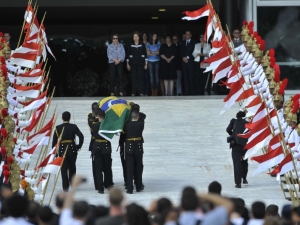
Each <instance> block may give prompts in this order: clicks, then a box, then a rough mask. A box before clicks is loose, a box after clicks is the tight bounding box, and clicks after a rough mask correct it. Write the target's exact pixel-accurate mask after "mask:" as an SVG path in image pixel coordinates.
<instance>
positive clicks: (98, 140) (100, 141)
mask: <svg viewBox="0 0 300 225" xmlns="http://www.w3.org/2000/svg"><path fill="white" fill-rule="evenodd" d="M95 141H96V142H99V143H102V142H103V143H106V142H108V141H107V140H103V139H95Z"/></svg>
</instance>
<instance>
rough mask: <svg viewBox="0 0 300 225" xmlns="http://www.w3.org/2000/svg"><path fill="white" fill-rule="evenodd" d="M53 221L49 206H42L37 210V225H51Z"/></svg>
mask: <svg viewBox="0 0 300 225" xmlns="http://www.w3.org/2000/svg"><path fill="white" fill-rule="evenodd" d="M52 220H53V212H52V210H51V208H50V207H49V206H42V207H40V209H39V210H38V221H39V224H51V222H52Z"/></svg>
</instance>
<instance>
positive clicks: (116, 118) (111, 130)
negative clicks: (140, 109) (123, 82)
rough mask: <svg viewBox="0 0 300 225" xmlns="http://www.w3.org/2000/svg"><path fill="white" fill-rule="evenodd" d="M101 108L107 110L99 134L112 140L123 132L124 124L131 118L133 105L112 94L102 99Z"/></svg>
mask: <svg viewBox="0 0 300 225" xmlns="http://www.w3.org/2000/svg"><path fill="white" fill-rule="evenodd" d="M99 108H101V109H102V110H103V111H104V112H105V119H104V120H102V122H101V125H100V128H99V135H101V136H102V137H104V138H105V139H106V140H108V141H111V140H112V138H113V137H114V135H115V134H119V133H121V132H122V130H123V126H124V124H125V123H126V122H127V121H128V120H129V118H130V111H131V107H130V105H129V102H128V101H126V100H124V99H119V98H117V97H114V96H110V97H107V98H104V99H102V100H100V102H99Z"/></svg>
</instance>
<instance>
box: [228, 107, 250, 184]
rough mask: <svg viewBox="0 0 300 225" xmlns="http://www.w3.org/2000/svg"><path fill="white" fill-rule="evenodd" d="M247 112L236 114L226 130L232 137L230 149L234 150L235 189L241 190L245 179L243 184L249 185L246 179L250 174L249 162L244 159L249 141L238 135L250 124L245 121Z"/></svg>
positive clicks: (229, 140)
mask: <svg viewBox="0 0 300 225" xmlns="http://www.w3.org/2000/svg"><path fill="white" fill-rule="evenodd" d="M245 115H246V114H245V112H242V111H239V112H238V113H237V114H236V119H234V118H233V119H232V120H231V121H230V123H229V125H228V127H227V128H226V131H227V133H228V134H229V135H230V136H229V137H228V138H227V142H228V143H229V148H231V149H232V161H233V168H234V180H235V184H236V185H235V187H236V188H241V182H242V178H243V184H248V181H247V179H246V177H247V173H248V160H247V159H246V160H244V159H243V157H244V155H245V154H246V150H245V149H244V147H245V145H246V144H247V141H248V139H246V138H240V137H238V136H237V134H242V133H243V132H244V131H245V124H247V123H248V122H247V121H246V120H245V119H244V117H245Z"/></svg>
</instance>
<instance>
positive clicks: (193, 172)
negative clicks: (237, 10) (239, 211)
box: [45, 96, 287, 206]
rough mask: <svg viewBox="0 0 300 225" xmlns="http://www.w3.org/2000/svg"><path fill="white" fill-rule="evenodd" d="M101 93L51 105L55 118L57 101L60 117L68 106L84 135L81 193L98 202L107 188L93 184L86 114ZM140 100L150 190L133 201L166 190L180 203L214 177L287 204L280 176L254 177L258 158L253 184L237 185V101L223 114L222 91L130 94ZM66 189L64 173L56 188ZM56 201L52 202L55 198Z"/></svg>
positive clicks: (240, 192) (118, 179)
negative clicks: (233, 137)
mask: <svg viewBox="0 0 300 225" xmlns="http://www.w3.org/2000/svg"><path fill="white" fill-rule="evenodd" d="M99 99H100V98H56V99H54V100H53V102H52V105H51V108H50V110H49V114H48V118H50V116H51V113H52V112H53V110H54V108H55V106H56V104H57V105H58V106H57V111H58V113H59V118H58V121H57V124H59V123H60V122H61V120H60V115H61V113H62V112H63V111H65V110H68V111H70V112H71V113H72V114H73V115H75V116H74V117H75V118H74V117H73V118H74V119H73V118H72V122H74V120H75V122H76V124H77V125H78V126H79V128H80V129H81V130H82V132H83V133H84V135H85V142H84V145H83V148H82V150H81V151H80V153H79V155H78V160H77V171H78V174H84V175H85V176H87V178H88V182H87V183H86V184H85V185H84V186H82V187H81V188H80V189H79V190H78V192H77V197H78V198H80V199H86V200H88V201H89V202H90V203H93V204H107V191H105V194H104V195H101V194H98V193H97V192H96V191H95V190H94V187H93V180H92V172H91V159H90V153H89V152H88V144H89V141H90V133H89V129H88V126H87V120H86V119H87V114H88V112H90V106H91V104H92V103H93V102H94V101H98V100H99ZM127 99H128V100H129V101H130V100H132V101H134V102H136V103H138V104H140V106H141V111H142V112H144V113H146V114H147V119H146V125H145V131H144V139H145V145H144V149H145V155H144V174H143V181H144V184H145V186H146V187H145V190H144V191H143V192H141V193H134V194H133V195H129V196H127V197H128V201H135V202H138V203H140V204H142V205H144V206H149V204H150V202H151V201H152V200H153V199H157V198H159V197H162V196H167V197H169V198H171V199H172V200H173V202H174V203H176V204H177V203H179V198H180V193H181V190H182V188H183V187H184V186H187V185H191V186H193V187H195V188H196V189H197V190H198V191H202V192H206V191H207V186H208V184H209V183H210V182H212V181H214V180H217V181H219V182H220V183H221V184H222V186H223V191H222V192H223V195H227V196H235V197H241V198H244V199H245V201H246V203H247V205H250V204H251V203H252V202H253V201H255V200H263V201H264V202H265V203H267V204H270V203H274V204H278V205H280V206H282V205H283V204H284V203H287V201H286V200H285V199H284V198H283V194H282V192H281V189H280V187H279V185H278V182H277V181H276V180H275V179H274V178H271V177H270V176H268V175H266V174H259V175H257V176H255V177H253V176H252V172H253V171H254V170H255V168H256V166H257V164H256V163H255V162H250V166H249V178H248V181H249V185H247V186H243V187H242V188H241V189H236V188H234V186H235V184H234V180H233V167H232V160H231V151H230V149H229V147H228V144H227V143H226V137H227V133H226V131H225V129H226V127H227V125H228V123H229V121H230V119H231V118H232V117H234V116H235V114H236V112H237V111H238V109H239V107H238V105H235V106H234V107H232V108H231V109H230V110H228V111H227V112H225V113H224V114H223V115H222V116H220V115H219V112H220V110H221V108H222V107H223V105H224V103H223V100H222V99H223V97H221V96H206V97H157V98H151V97H148V98H146V97H145V98H134V100H133V99H132V98H127ZM112 146H113V153H112V157H113V176H114V182H115V186H117V187H122V188H123V178H122V174H121V162H120V158H119V153H118V152H116V149H117V146H118V137H115V138H114V139H113V142H112ZM52 188H53V179H52V180H51V182H50V184H49V188H48V191H47V196H46V200H45V203H46V204H47V203H48V200H49V195H50V192H51V190H52ZM60 190H61V180H60V178H59V182H58V185H57V187H56V189H55V193H57V192H58V191H60ZM52 204H53V202H52Z"/></svg>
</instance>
